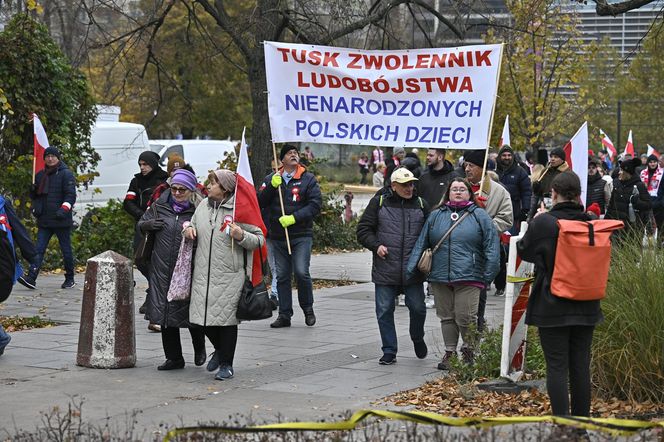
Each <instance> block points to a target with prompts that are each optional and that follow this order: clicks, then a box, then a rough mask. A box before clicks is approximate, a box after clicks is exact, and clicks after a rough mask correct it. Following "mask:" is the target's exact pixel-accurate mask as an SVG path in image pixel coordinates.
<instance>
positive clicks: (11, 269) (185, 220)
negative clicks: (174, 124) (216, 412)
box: [0, 144, 664, 416]
mask: <svg viewBox="0 0 664 442" xmlns="http://www.w3.org/2000/svg"><path fill="white" fill-rule="evenodd" d="M413 150H414V149H413ZM445 156H446V151H445V150H443V149H428V151H427V154H426V164H425V165H424V166H423V165H422V164H421V163H420V160H419V158H418V156H417V152H416V151H415V152H409V153H408V154H406V151H405V149H404V148H401V147H396V148H393V149H392V150H391V152H390V154H389V155H387V154H386V153H385V152H384V151H383V149H381V148H379V147H377V148H376V149H374V150H373V151H372V152H371V156H369V155H368V154H365V155H362V156H361V158H360V161H361V163H360V172H361V174H362V178H363V181H365V182H366V179H367V176H368V175H369V173H370V171H371V170H372V169H373V184H374V185H376V186H377V187H379V188H380V190H379V191H378V192H377V193H376V194H375V195H374V196H373V198H372V199H371V200H370V202H369V204H368V206H367V207H366V209H365V210H364V212H363V214H362V216H361V218H360V220H359V222H358V225H357V239H358V240H359V242H360V243H361V244H362V245H363V246H365V247H366V248H367V249H369V250H370V251H371V252H372V254H373V265H372V275H371V277H372V281H373V283H374V285H375V309H376V317H377V321H378V329H379V333H380V337H381V342H382V356H381V357H380V358H379V360H378V363H379V364H382V365H392V364H395V363H396V362H397V353H398V348H399V347H398V342H397V331H396V328H395V321H394V313H395V307H396V305H397V304H398V299H399V297H400V296H401V297H403V301H404V304H405V306H406V307H407V308H408V310H409V316H410V325H409V334H410V338H411V340H412V343H413V347H414V351H415V354H416V356H417V357H418V358H421V359H424V358H425V357H426V356H427V354H428V348H427V345H426V343H425V339H424V323H425V320H426V316H427V312H426V309H427V307H432V308H435V312H436V316H437V317H438V319H439V320H440V324H441V333H442V337H443V341H444V345H445V349H444V350H445V352H444V354H443V355H442V357H441V359H440V361H439V362H438V365H437V366H438V368H439V369H440V370H449V369H450V363H451V361H452V359H454V358H457V357H459V356H460V357H461V359H462V361H463V362H464V363H467V364H473V362H474V356H475V349H476V345H477V340H478V339H479V338H480V337H481V332H482V331H483V330H484V328H485V318H484V311H485V306H486V301H487V292H488V291H489V289H490V287H491V285H492V284H493V285H495V292H494V293H495V295H496V296H501V295H503V294H504V291H505V287H506V261H507V256H508V252H509V250H508V247H509V238H510V237H511V236H513V235H517V234H519V230H520V226H521V223H522V222H523V221H527V222H529V226H530V228H529V229H528V231H527V232H526V234H525V236H523V238H522V239H521V240H520V242H518V243H517V249H518V253H519V254H520V255H521V257H522V258H523V259H524V260H527V261H530V262H533V263H535V275H536V276H535V282H534V284H533V291H532V294H531V296H530V299H529V304H528V313H527V316H526V322H527V323H528V324H530V325H533V326H536V327H538V328H539V331H540V333H539V335H540V339H541V342H542V346H543V349H544V353H545V356H546V361H547V383H548V385H549V389H550V396H551V399H552V407H553V411H554V413H555V414H569V413H570V404H569V398H568V393H567V391H568V390H567V383H568V380H569V384H570V385H571V390H572V396H571V397H572V401H571V411H572V414H576V415H582V416H587V415H588V413H589V397H590V396H589V395H590V378H589V355H590V343H591V341H592V333H593V329H594V327H595V325H596V324H597V323H598V322H599V321H601V319H602V314H601V310H600V306H599V301H587V302H579V301H570V300H562V299H560V298H557V297H555V296H553V295H552V294H551V293H550V287H549V282H550V280H551V272H552V271H553V270H552V265H553V259H554V257H555V248H556V237H557V235H558V231H557V229H558V227H557V225H556V222H555V220H556V219H576V220H592V219H598V218H608V219H618V220H622V221H623V222H624V223H625V225H626V227H627V228H626V229H625V231H627V232H637V233H639V232H642V233H644V234H648V235H651V234H652V233H654V232H655V231H656V230H658V227H659V228H661V226H662V223H663V222H664V207H663V204H662V201H663V200H664V190H662V186H660V182H661V179H662V174H663V170H664V169H663V168H662V166H663V165H662V164H661V162H660V161H659V159H658V158H657V157H655V156H650V157H645V158H636V159H634V158H622V159H621V161H620V162H619V163H618V164H617V165H616V166H615V167H614V165H613V164H612V163H611V161H610V160H609V158H608V156H607V155H606V153H605V152H600V156H599V158H595V157H594V156H591V157H589V160H588V182H587V192H586V200H585V201H581V200H580V196H581V184H580V182H579V179H578V176H577V175H576V174H574V173H573V172H572V171H571V170H570V168H569V166H568V164H567V162H566V160H567V158H566V154H565V151H564V150H563V149H560V148H556V149H553V150H551V151H550V152H549V161H548V163H547V164H546V165H538V164H534V163H533V161H532V159H533V158H532V155H526V158H525V161H521V160H520V158H519V156H518V155H517V154H516V153H515V152H514V151H513V149H512V148H511V147H510V146H507V145H505V146H502V148H501V149H500V150H499V151H498V152H497V153H494V154H490V155H489V157H487V156H486V152H485V151H483V150H476V151H466V152H464V155H463V157H462V158H461V159H460V161H459V163H458V164H457V165H456V167H455V165H453V164H452V163H451V162H450V161H449V160H447V159H446V158H445ZM386 157H387V158H386ZM313 159H314V153H313V152H312V151H311V149H310V148H309V147H307V148H305V150H304V151H303V152H300V151H299V148H297V147H296V146H293V145H289V144H286V145H284V146H283V147H282V148H281V150H280V153H279V162H278V164H277V165H276V167H275V171H274V172H271V173H269V174H268V175H267V176H266V177H265V178H264V180H263V181H262V184H261V185H260V186H259V189H258V191H257V200H258V203H259V205H260V208H261V210H262V213H261V214H262V221H263V224H264V225H265V226H266V227H267V235H264V234H263V231H262V229H261V228H260V226H258V225H253V224H250V223H240V222H236V221H235V219H234V217H233V215H234V208H235V190H236V182H237V179H238V178H237V174H236V173H234V172H232V171H229V170H225V169H219V170H216V171H212V172H210V173H209V174H208V175H207V177H206V180H205V184H202V183H199V182H198V179H197V177H196V174H195V171H194V170H192V168H191V167H190V166H189V165H188V164H186V163H185V161H184V159H183V158H181V157H178V156H172V157H170V158H169V159H168V165H167V170H163V169H161V168H160V166H159V157H158V155H157V154H155V153H154V152H150V151H146V152H143V153H142V154H141V155H140V157H139V160H138V168H139V171H138V173H137V174H136V175H135V176H134V178H133V179H132V181H131V183H130V184H129V188H128V191H127V194H126V196H125V199H124V203H123V204H124V208H125V210H126V211H127V212H128V213H129V214H130V215H132V216H133V217H134V219H135V221H136V229H135V232H134V234H133V242H134V247H135V249H138V248H140V245H141V241H142V240H143V239H144V238H145V235H146V233H151V234H152V235H153V236H154V250H153V253H152V255H151V258H150V259H149V261H148V262H147V263H145V264H144V265H140V266H138V270H139V271H140V272H141V273H142V274H143V275H145V277H146V278H147V280H148V289H147V295H146V301H145V303H144V305H142V306H141V308H140V312H141V313H142V314H144V315H145V319H146V320H147V321H148V323H149V326H148V328H149V329H150V330H153V331H155V332H161V338H162V344H163V349H164V355H165V358H166V359H165V362H164V363H163V364H161V365H159V366H158V367H157V368H158V370H174V369H181V368H184V366H185V360H184V357H183V351H182V346H181V342H180V329H181V328H186V329H188V330H189V333H190V334H191V338H192V343H193V347H194V363H195V365H197V366H201V365H203V364H204V363H205V362H206V360H208V355H207V352H206V337H207V339H208V340H209V341H210V343H211V344H212V346H213V347H214V352H213V353H212V354H211V355H210V357H209V360H208V364H207V370H208V371H216V372H217V373H216V375H215V378H216V379H218V380H225V379H230V378H232V377H233V376H234V368H233V360H234V355H235V349H236V345H237V342H238V324H239V323H240V321H239V320H238V319H237V317H236V311H237V305H238V301H239V297H240V293H241V291H242V286H243V284H244V281H245V278H246V275H247V274H251V272H252V260H251V259H249V260H247V252H252V251H253V250H256V249H258V248H261V247H262V246H263V245H264V244H265V243H267V251H268V257H267V258H268V259H267V261H268V262H269V265H270V271H271V274H272V276H273V278H272V286H271V292H270V293H271V299H272V303H273V307H274V309H275V310H277V309H278V314H277V317H276V319H275V320H274V321H273V322H272V323H271V324H270V326H271V327H272V328H275V329H278V328H284V327H290V326H291V320H292V317H293V315H294V311H293V299H292V295H293V294H292V282H291V281H292V278H293V276H294V279H295V282H296V284H297V298H298V303H299V306H300V308H301V309H302V314H303V316H304V322H305V324H306V325H307V326H309V327H311V326H314V325H315V324H316V321H317V318H316V315H315V313H314V308H313V304H314V293H313V285H312V280H311V276H310V274H309V266H310V258H311V250H312V243H313V220H314V218H315V217H316V216H317V215H318V214H319V213H320V210H321V205H322V196H321V191H320V188H319V185H318V182H317V180H316V178H315V176H314V175H313V174H312V173H311V172H309V171H308V170H307V167H306V165H307V164H308V163H309V162H310V161H313ZM44 160H45V168H44V170H42V171H39V172H38V173H37V174H36V177H35V181H34V183H33V184H32V187H31V189H30V194H31V198H32V200H33V202H32V210H33V215H34V216H35V217H36V219H37V227H38V231H37V241H36V246H35V245H34V243H33V241H32V238H31V237H30V235H29V234H28V232H27V230H26V229H25V227H24V226H23V224H22V223H21V220H20V219H19V218H18V217H17V216H16V213H15V212H14V210H13V208H12V205H11V203H10V201H9V200H8V199H6V198H4V197H0V227H1V228H0V233H1V234H2V238H1V239H2V252H3V260H2V261H3V263H4V264H3V278H4V279H3V280H2V284H1V286H2V293H0V301H1V300H4V299H6V298H7V296H9V293H10V292H11V289H12V286H13V284H14V283H15V282H19V283H20V284H22V285H24V286H26V287H28V288H30V289H35V288H36V287H37V279H38V275H39V271H40V267H41V263H42V261H43V257H44V253H45V251H46V248H47V246H48V242H49V240H50V238H51V237H52V236H53V235H55V236H56V237H57V238H58V241H59V244H60V249H61V252H62V257H63V260H64V268H65V281H64V282H63V284H62V287H63V288H71V287H73V286H74V285H75V284H76V281H75V277H74V256H73V252H72V247H71V232H72V226H73V222H72V215H71V210H72V208H73V206H74V204H75V199H76V192H75V180H74V177H73V174H72V172H71V171H70V170H69V169H68V168H67V166H66V165H65V163H64V162H63V161H62V158H61V154H60V151H59V150H58V149H57V148H56V147H50V148H48V149H46V151H45V153H44ZM623 234H624V233H623ZM187 244H189V247H185V246H186V245H187ZM16 250H20V251H21V254H22V256H23V258H24V259H25V260H26V261H27V262H28V263H29V267H28V269H27V271H26V272H23V271H22V269H21V267H20V262H19V260H18V259H16ZM185 250H189V252H188V253H189V255H185V254H184V253H185V252H183V251H185ZM425 254H429V256H430V258H431V259H430V267H429V268H428V270H427V271H423V270H422V266H421V261H422V257H423V255H425ZM187 256H188V257H187ZM4 258H6V259H4ZM187 259H188V261H187V264H188V266H186V267H185V268H186V269H189V270H188V272H189V273H187V272H184V273H183V272H182V271H181V270H180V269H181V268H182V265H181V264H182V262H183V261H186V260H187ZM188 278H189V279H188ZM183 284H184V285H185V286H186V288H187V290H186V291H187V294H186V296H184V297H180V298H178V297H175V296H171V294H172V292H173V287H182V286H183ZM10 339H11V338H10V336H9V335H8V334H7V333H5V332H4V330H2V328H1V327H0V354H2V352H4V349H5V347H6V345H7V344H8V343H9V340H10ZM457 351H459V353H458V352H457ZM568 373H569V379H568ZM554 389H555V393H554V391H553V390H554Z"/></svg>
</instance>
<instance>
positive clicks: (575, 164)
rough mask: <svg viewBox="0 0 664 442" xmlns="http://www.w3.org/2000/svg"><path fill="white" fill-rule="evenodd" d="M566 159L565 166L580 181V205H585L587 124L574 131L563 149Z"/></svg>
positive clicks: (586, 187) (586, 186)
mask: <svg viewBox="0 0 664 442" xmlns="http://www.w3.org/2000/svg"><path fill="white" fill-rule="evenodd" d="M563 150H564V151H565V156H566V157H567V164H568V165H569V167H570V169H572V170H573V171H574V173H575V174H577V175H578V176H579V180H580V181H581V205H582V206H585V205H586V191H587V189H588V122H587V121H585V122H584V123H583V125H582V126H581V127H580V128H579V130H577V131H576V133H575V134H574V136H573V137H572V139H571V140H569V141H568V142H567V144H566V145H565V147H564V148H563Z"/></svg>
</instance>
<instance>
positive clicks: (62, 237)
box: [30, 227, 74, 279]
mask: <svg viewBox="0 0 664 442" xmlns="http://www.w3.org/2000/svg"><path fill="white" fill-rule="evenodd" d="M53 235H55V236H56V237H57V238H58V242H59V243H60V251H61V252H62V258H63V260H64V262H65V278H66V279H72V278H74V253H73V252H72V249H71V228H70V227H64V228H58V229H49V228H46V227H40V228H39V230H37V258H36V259H35V262H34V263H33V265H31V266H30V270H31V271H34V272H35V274H36V273H37V272H38V271H39V268H40V267H41V265H42V262H43V261H44V253H46V248H47V247H48V242H49V241H50V240H51V237H52V236H53Z"/></svg>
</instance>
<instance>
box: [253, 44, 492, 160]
mask: <svg viewBox="0 0 664 442" xmlns="http://www.w3.org/2000/svg"><path fill="white" fill-rule="evenodd" d="M501 56H502V45H481V46H462V47H455V48H439V49H413V50H400V51H396V50H395V51H364V50H359V49H348V48H333V47H327V46H312V45H300V44H289V43H276V42H267V41H266V42H265V69H266V72H267V89H268V109H269V114H270V126H271V129H272V141H274V142H276V143H279V142H289V141H302V142H316V143H338V144H358V145H372V146H374V145H378V146H403V147H424V148H450V149H486V148H487V147H488V145H489V135H490V130H491V120H492V117H493V110H494V106H495V101H496V93H497V89H498V77H499V73H500V60H501Z"/></svg>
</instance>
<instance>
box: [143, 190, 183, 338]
mask: <svg viewBox="0 0 664 442" xmlns="http://www.w3.org/2000/svg"><path fill="white" fill-rule="evenodd" d="M170 197H171V190H170V189H168V190H166V191H164V193H162V195H161V196H160V197H159V199H158V200H157V201H156V202H155V203H154V204H153V206H151V207H150V210H148V211H146V212H145V214H143V217H142V218H141V220H140V221H139V222H138V228H139V229H141V227H142V226H143V225H144V224H145V222H146V221H149V220H151V219H155V210H156V212H157V215H156V218H160V219H163V220H164V222H165V225H164V228H163V229H161V230H158V231H156V232H154V234H155V241H154V249H153V250H152V259H151V260H150V284H149V285H148V297H147V304H146V308H147V314H146V316H147V317H148V318H149V319H150V322H152V323H154V324H159V325H161V326H162V327H180V328H182V327H189V325H190V324H189V301H172V302H168V301H167V299H166V296H167V295H168V288H169V287H170V286H171V277H172V276H173V269H174V268H175V262H176V261H177V258H178V252H179V250H180V242H181V241H182V224H183V223H184V222H185V221H190V220H191V217H192V216H193V215H194V211H195V207H194V206H193V204H192V205H191V207H189V209H187V210H185V211H183V212H181V213H175V211H174V210H173V208H172V207H171V203H170V201H169V199H170ZM192 259H193V257H192Z"/></svg>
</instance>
